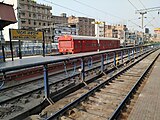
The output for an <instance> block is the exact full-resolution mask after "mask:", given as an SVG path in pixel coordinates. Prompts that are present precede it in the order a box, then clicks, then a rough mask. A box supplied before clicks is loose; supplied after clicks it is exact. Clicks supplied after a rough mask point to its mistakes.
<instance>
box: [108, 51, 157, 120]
mask: <svg viewBox="0 0 160 120" xmlns="http://www.w3.org/2000/svg"><path fill="white" fill-rule="evenodd" d="M159 55H160V54H158V55H157V56H156V57H155V58H154V60H153V61H152V63H151V64H150V65H149V66H148V67H147V68H146V70H145V71H144V72H143V74H142V75H141V77H140V78H139V79H138V80H137V82H136V83H135V85H134V86H133V87H132V89H131V90H130V92H129V93H128V94H127V96H126V97H125V98H124V100H123V101H122V102H121V104H120V105H119V106H118V107H117V109H116V110H115V111H114V113H113V114H112V115H111V117H110V118H109V120H115V119H117V118H118V116H119V115H120V113H121V112H122V110H123V108H124V107H125V105H126V103H127V101H128V100H129V99H130V98H131V96H132V95H133V93H134V92H135V91H136V88H138V85H139V84H140V82H141V81H142V80H143V78H144V77H145V75H146V74H147V73H148V71H149V70H150V69H151V67H152V66H153V64H154V63H155V61H156V60H157V58H158V57H159Z"/></svg>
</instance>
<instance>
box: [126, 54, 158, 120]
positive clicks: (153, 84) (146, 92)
mask: <svg viewBox="0 0 160 120" xmlns="http://www.w3.org/2000/svg"><path fill="white" fill-rule="evenodd" d="M128 120H160V57H159V58H158V59H157V61H156V62H155V66H154V68H153V70H152V72H151V74H150V76H149V78H148V81H147V83H146V85H145V86H144V88H143V90H142V92H141V94H140V95H139V98H138V99H137V102H136V103H135V106H134V107H133V109H132V111H131V113H130V115H129V117H128Z"/></svg>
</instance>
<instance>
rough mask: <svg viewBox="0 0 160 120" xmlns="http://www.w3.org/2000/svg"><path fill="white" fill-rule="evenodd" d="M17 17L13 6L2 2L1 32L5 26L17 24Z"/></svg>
mask: <svg viewBox="0 0 160 120" xmlns="http://www.w3.org/2000/svg"><path fill="white" fill-rule="evenodd" d="M16 22H17V20H16V17H15V13H14V9H13V5H9V4H5V3H3V2H0V30H2V29H3V28H4V27H5V26H8V25H10V24H13V23H16Z"/></svg>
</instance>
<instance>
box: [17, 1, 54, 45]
mask: <svg viewBox="0 0 160 120" xmlns="http://www.w3.org/2000/svg"><path fill="white" fill-rule="evenodd" d="M51 10H52V7H51V6H47V5H43V4H38V3H36V2H35V1H33V0H18V10H17V14H18V28H20V29H30V30H36V29H40V28H41V27H44V26H50V25H51V23H52V22H51V21H52V19H51V16H52V13H51V12H50V11H51ZM44 32H45V40H46V41H47V42H49V41H50V40H51V38H52V36H51V33H50V32H51V31H49V30H47V31H45V30H44Z"/></svg>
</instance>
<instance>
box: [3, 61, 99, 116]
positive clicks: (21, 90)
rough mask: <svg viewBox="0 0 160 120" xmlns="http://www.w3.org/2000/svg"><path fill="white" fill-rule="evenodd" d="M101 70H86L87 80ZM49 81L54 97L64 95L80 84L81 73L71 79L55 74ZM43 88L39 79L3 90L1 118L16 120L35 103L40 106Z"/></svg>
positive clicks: (96, 67) (94, 68)
mask: <svg viewBox="0 0 160 120" xmlns="http://www.w3.org/2000/svg"><path fill="white" fill-rule="evenodd" d="M97 64H99V63H97ZM99 68H100V67H99V66H98V65H94V67H93V68H92V69H88V70H86V75H87V76H88V78H87V79H91V78H94V77H95V76H97V72H95V71H99ZM90 76H92V77H90ZM49 81H50V88H51V94H52V95H56V94H58V93H61V92H62V93H63V91H65V90H66V89H69V88H71V87H73V86H75V85H77V84H79V83H80V81H79V72H76V73H75V75H74V76H71V77H69V78H68V77H66V76H65V75H64V73H63V75H62V73H61V74H58V75H55V74H54V76H52V77H50V78H49ZM87 83H89V82H87ZM82 84H83V83H82ZM43 86H44V84H43V80H42V79H37V81H36V80H34V81H29V82H28V83H25V82H24V83H23V84H21V85H17V86H16V87H15V86H12V87H11V88H5V89H2V90H1V93H0V95H1V99H0V105H1V106H0V118H3V119H8V118H12V117H13V118H14V116H18V115H17V113H18V114H21V113H19V112H22V111H23V113H25V112H26V111H28V110H30V109H32V108H33V106H32V105H33V103H34V105H35V106H38V105H40V104H41V103H42V101H43V96H44V93H43ZM81 87H82V85H81ZM72 92H73V91H72ZM60 98H61V97H60ZM60 98H59V99H60ZM57 100H58V99H57ZM55 101H56V100H55ZM29 106H30V107H29ZM42 109H43V107H42ZM15 118H16V117H15Z"/></svg>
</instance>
